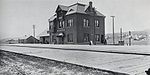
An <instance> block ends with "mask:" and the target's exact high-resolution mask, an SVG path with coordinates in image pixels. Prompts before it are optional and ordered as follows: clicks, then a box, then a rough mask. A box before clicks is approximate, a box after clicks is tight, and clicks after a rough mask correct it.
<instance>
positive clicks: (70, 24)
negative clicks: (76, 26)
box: [67, 19, 73, 27]
mask: <svg viewBox="0 0 150 75" xmlns="http://www.w3.org/2000/svg"><path fill="white" fill-rule="evenodd" d="M71 26H73V19H69V20H68V22H67V27H71Z"/></svg>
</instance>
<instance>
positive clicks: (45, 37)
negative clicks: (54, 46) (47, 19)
mask: <svg viewBox="0 0 150 75" xmlns="http://www.w3.org/2000/svg"><path fill="white" fill-rule="evenodd" d="M39 37H40V43H42V44H49V40H50V38H49V31H48V29H46V30H44V31H43V32H42V33H41V34H39Z"/></svg>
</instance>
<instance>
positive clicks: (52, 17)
mask: <svg viewBox="0 0 150 75" xmlns="http://www.w3.org/2000/svg"><path fill="white" fill-rule="evenodd" d="M56 17H57V15H56V14H55V15H53V16H51V17H50V19H49V21H53V20H54V19H55V18H56Z"/></svg>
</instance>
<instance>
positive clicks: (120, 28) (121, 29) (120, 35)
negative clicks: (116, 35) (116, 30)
mask: <svg viewBox="0 0 150 75" xmlns="http://www.w3.org/2000/svg"><path fill="white" fill-rule="evenodd" d="M120 41H122V28H120Z"/></svg>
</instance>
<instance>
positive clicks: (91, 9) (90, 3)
mask: <svg viewBox="0 0 150 75" xmlns="http://www.w3.org/2000/svg"><path fill="white" fill-rule="evenodd" d="M89 8H90V11H91V12H92V11H93V7H92V1H90V2H89Z"/></svg>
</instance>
